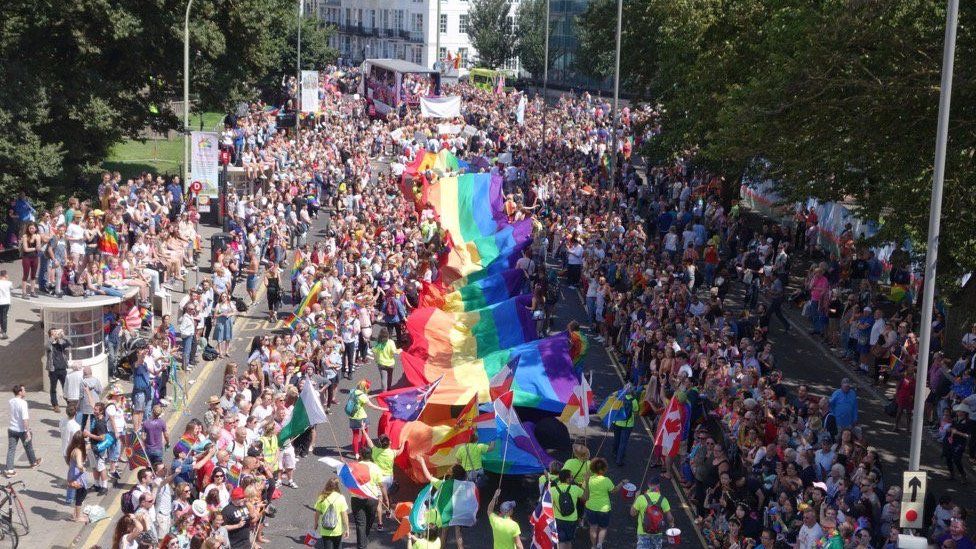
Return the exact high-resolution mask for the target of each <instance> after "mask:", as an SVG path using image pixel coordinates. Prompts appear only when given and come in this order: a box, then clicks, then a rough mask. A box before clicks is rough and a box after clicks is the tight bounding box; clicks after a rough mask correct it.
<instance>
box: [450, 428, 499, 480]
mask: <svg viewBox="0 0 976 549" xmlns="http://www.w3.org/2000/svg"><path fill="white" fill-rule="evenodd" d="M494 449H495V441H494V440H493V441H491V443H489V444H485V443H483V442H478V432H477V431H474V432H472V433H471V439H470V440H468V442H465V443H464V444H458V445H457V446H456V447H455V448H454V456H455V457H456V458H457V460H458V463H459V464H460V465H461V467H464V470H465V471H466V478H467V479H468V480H470V481H471V482H473V483H475V484H477V485H478V486H479V487H481V486H482V485H483V484H484V481H485V469H484V467H483V465H482V458H483V457H484V455H485V454H487V453H488V452H491V451H492V450H494Z"/></svg>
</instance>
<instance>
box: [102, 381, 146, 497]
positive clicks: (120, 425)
mask: <svg viewBox="0 0 976 549" xmlns="http://www.w3.org/2000/svg"><path fill="white" fill-rule="evenodd" d="M108 399H109V401H108V404H107V405H106V406H105V424H106V427H107V429H108V432H109V433H112V436H114V437H115V442H114V443H113V444H112V445H111V446H109V448H108V455H107V456H106V458H107V460H108V463H109V473H108V475H109V476H110V477H112V478H113V479H114V480H116V481H119V480H122V475H121V474H119V457H120V456H121V455H122V436H123V434H124V433H125V409H124V407H123V406H122V391H120V390H119V388H118V387H112V388H111V389H109V393H108ZM142 404H143V409H145V401H143V403H142ZM133 410H135V403H133Z"/></svg>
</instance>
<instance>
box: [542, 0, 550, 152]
mask: <svg viewBox="0 0 976 549" xmlns="http://www.w3.org/2000/svg"><path fill="white" fill-rule="evenodd" d="M549 17H550V15H549V0H546V46H545V54H544V55H543V58H544V61H543V63H544V65H543V67H542V149H543V151H544V150H545V148H546V128H547V127H548V124H547V122H548V117H547V116H546V99H547V98H548V97H549Z"/></svg>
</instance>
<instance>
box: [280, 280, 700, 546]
mask: <svg viewBox="0 0 976 549" xmlns="http://www.w3.org/2000/svg"><path fill="white" fill-rule="evenodd" d="M556 312H557V319H556V323H555V326H554V328H555V329H557V330H558V329H563V328H564V327H565V325H566V323H567V322H569V321H570V320H573V319H576V320H578V321H583V320H584V316H585V315H584V314H583V306H582V303H581V302H580V300H579V298H578V296H577V293H576V292H575V291H572V290H568V289H566V288H563V299H562V300H561V301H560V302H559V305H558V306H557V311H556ZM617 368H618V367H617V366H616V364H615V363H614V362H613V361H612V360H611V358H610V357H609V356H608V354H607V352H606V350H605V349H604V348H603V346H602V345H600V344H598V343H597V342H596V341H593V340H592V339H591V345H590V351H589V353H588V355H587V356H586V357H585V359H584V369H585V370H586V371H592V372H593V390H594V394H595V396H596V397H597V400H598V401H601V400H602V399H603V398H604V397H605V396H606V395H608V394H610V393H611V392H613V391H616V390H617V389H619V388H620V387H621V386H622V382H621V377H620V374H619V370H618V369H617ZM362 377H366V378H369V379H370V380H371V381H372V382H373V383H374V386H375V385H378V383H379V373H378V371H377V370H376V367H375V366H373V365H372V364H370V365H367V366H365V367H363V368H361V369H360V370H359V371H357V372H356V375H355V376H354V380H353V381H356V380H358V379H361V378H362ZM353 381H346V380H343V383H342V384H341V385H340V387H341V393H342V395H343V396H339V397H337V398H338V399H339V401H340V402H344V395H346V394H348V391H349V388H350V387H351V386H352V384H353ZM378 415H379V414H378V413H376V412H375V411H373V410H370V421H371V425H376V423H377V420H378ZM330 417H331V418H332V419H334V421H335V422H334V423H333V424H322V425H319V426H318V428H317V432H316V440H317V447H316V448H315V450H314V456H313V455H311V454H310V455H309V456H308V457H306V458H305V459H303V460H301V462H300V463H299V464H298V467H297V469H296V475H295V479H296V482H297V483H298V485H299V488H298V489H297V490H294V489H290V488H283V489H282V490H283V491H284V495H283V497H282V498H281V499H279V500H278V501H277V502H275V506H276V507H278V511H279V512H278V515H277V516H276V517H275V519H274V520H272V521H269V523H268V526H267V527H266V529H265V535H266V536H267V537H268V538H269V539H272V540H273V542H272V543H271V544H270V545H269V546H270V547H275V548H277V547H300V546H302V542H303V539H304V536H305V533H306V531H307V530H308V529H309V528H310V526H311V525H312V519H313V515H312V514H313V510H312V505H313V504H314V503H315V499H316V497H317V495H318V493H319V491H320V490H321V489H322V486H323V485H324V484H325V481H326V480H327V479H329V478H331V477H332V476H333V474H334V471H333V469H332V468H330V467H328V466H326V465H324V464H322V463H320V462H318V459H319V458H321V457H325V456H332V457H338V456H339V451H341V452H343V453H346V452H348V451H350V449H351V447H350V446H349V444H350V441H351V435H350V432H349V429H348V425H347V422H346V418H345V415H343V414H342V412H341V410H339V408H335V409H334V411H333V413H332V415H331V416H330ZM594 423H596V422H595V421H594ZM333 432H334V433H335V438H333ZM374 434H375V432H374ZM652 438H653V437H652V435H650V434H649V431H648V430H647V427H646V426H645V425H642V424H638V426H637V427H636V428H635V429H634V432H633V435H632V436H631V439H630V446H629V448H628V459H627V460H626V463H625V465H624V466H623V467H617V466H616V465H613V460H612V459H609V461H610V463H611V466H610V471H609V475H608V476H609V477H610V478H611V479H613V480H614V481H615V482H618V481H620V480H622V479H628V480H630V481H631V482H633V483H634V484H638V483H639V481H641V480H642V479H643V478H646V477H645V475H647V476H649V475H652V474H655V473H658V472H659V471H660V470H659V469H654V468H648V467H647V464H648V461H647V457H648V456H649V455H650V453H651V441H652ZM336 439H337V440H338V443H339V444H340V445H341V448H338V449H337V448H336V443H335V440H336ZM586 441H587V444H588V445H589V447H590V451H591V453H592V455H593V456H594V457H596V456H601V457H605V458H610V455H611V446H612V441H613V438H612V435H609V436H605V435H604V433H603V431H602V429H600V428H598V427H595V426H591V427H590V429H589V430H588V432H587V433H586ZM567 453H568V449H565V450H564V451H562V452H555V455H554V457H556V458H557V459H561V460H564V459H565V458H566V457H568V455H567ZM397 477H398V478H397V481H398V482H399V484H400V485H401V489H400V491H399V492H398V493H397V494H395V495H394V496H393V500H394V501H395V502H396V501H413V499H414V497H415V495H416V493H417V491H418V490H419V489H420V486H417V485H416V484H414V483H412V482H411V481H409V480H407V479H406V478H401V476H400V475H399V474H398V475H397ZM498 481H499V479H498V477H497V476H493V477H491V479H490V481H489V482H488V486H487V487H486V488H485V489H484V490H483V491H482V497H481V502H482V509H481V510H480V513H479V521H478V524H477V525H475V526H473V527H471V528H466V529H464V533H463V536H464V545H465V547H466V548H475V549H480V548H484V547H491V546H492V538H491V529H490V528H489V527H488V524H487V522H488V521H487V516H486V515H485V510H484V507H486V506H487V502H488V500H489V499H490V498H491V493H492V492H493V490H494V488H495V487H496V486H497V485H498ZM536 482H537V476H535V475H533V476H532V477H511V476H506V477H504V478H503V479H501V488H502V498H503V499H504V500H515V501H516V502H517V503H518V506H517V508H516V519H517V520H518V522H519V525H520V526H521V527H522V539H523V543H524V544H525V546H526V547H528V545H529V542H530V541H531V538H530V535H531V533H530V532H531V526H530V524H529V515H530V514H531V513H532V510H533V509H534V508H535V504H536V500H537V495H538V491H537V488H536V486H537V485H536ZM663 491H664V495H665V497H667V498H668V500H669V501H670V503H671V505H672V507H673V510H672V512H673V513H674V517H675V520H676V522H677V527H678V528H680V529H681V530H682V531H683V532H685V534H684V539H683V542H682V545H681V546H682V547H704V545H703V544H702V543H701V542H699V541H698V539H697V538H696V537H695V536H694V534H693V533H692V532H693V530H692V518H691V515H690V510H689V509H688V508H687V506H686V505H684V503H683V500H682V499H681V497H680V496H679V495H678V494H677V493H676V491H675V487H674V486H672V485H670V484H665V485H664V487H663ZM612 503H613V510H612V518H611V523H610V529H609V532H608V534H607V539H606V542H605V545H606V546H607V547H615V546H628V547H629V546H633V545H634V543H635V542H636V539H637V537H636V536H637V532H636V524H637V523H636V519H634V518H632V517H631V516H630V514H629V505H630V504H629V502H626V501H624V500H623V498H622V496H620V495H619V494H618V495H616V496H614V497H613V499H612ZM393 529H394V528H392V527H390V526H389V525H388V526H387V528H386V530H385V531H384V532H377V531H375V530H374V532H373V533H372V534H371V535H370V539H369V547H393V546H395V545H400V546H402V545H403V544H404V543H405V542H404V541H399V542H393V541H392V530H393ZM347 543H348V544H349V545H351V544H354V543H355V534H353V535H352V536H351V537H350V539H349V541H348V542H347ZM449 543H453V534H452V537H450V542H449ZM574 547H580V548H584V547H590V542H589V538H588V536H587V535H586V534H585V533H584V531H583V530H582V529H580V530H579V533H578V534H577V538H576V543H574Z"/></svg>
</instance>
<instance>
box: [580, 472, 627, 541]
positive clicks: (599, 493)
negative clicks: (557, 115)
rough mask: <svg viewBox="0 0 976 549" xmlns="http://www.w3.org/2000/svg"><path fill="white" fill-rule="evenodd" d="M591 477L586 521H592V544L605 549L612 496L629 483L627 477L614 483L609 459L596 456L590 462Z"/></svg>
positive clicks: (586, 488)
mask: <svg viewBox="0 0 976 549" xmlns="http://www.w3.org/2000/svg"><path fill="white" fill-rule="evenodd" d="M590 473H591V474H590V478H588V479H587V480H586V486H585V487H584V490H583V499H584V500H586V521H587V522H589V523H590V544H591V545H592V546H593V547H595V548H597V549H603V540H604V538H606V537H607V528H609V527H610V496H611V495H613V494H614V493H615V492H617V491H618V490H620V487H621V486H622V485H624V484H626V483H627V479H624V480H621V481H620V482H619V483H617V484H614V483H613V481H612V480H610V479H609V478H608V477H607V476H606V474H607V460H605V459H603V458H600V457H598V458H594V459H593V461H591V462H590Z"/></svg>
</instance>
